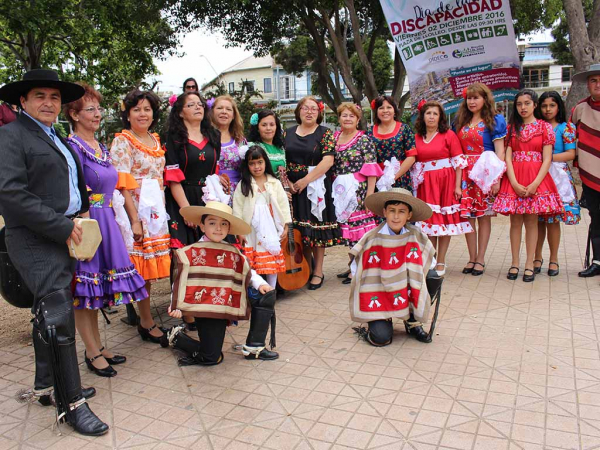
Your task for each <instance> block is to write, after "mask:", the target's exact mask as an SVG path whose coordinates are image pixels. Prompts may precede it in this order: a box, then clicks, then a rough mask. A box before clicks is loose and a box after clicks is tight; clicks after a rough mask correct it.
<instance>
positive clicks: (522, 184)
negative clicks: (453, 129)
mask: <svg viewBox="0 0 600 450" xmlns="http://www.w3.org/2000/svg"><path fill="white" fill-rule="evenodd" d="M537 101H538V96H537V94H536V93H535V92H534V91H532V90H531V89H524V90H522V91H520V92H518V93H517V95H516V96H515V101H514V104H513V112H512V115H511V119H510V124H509V128H508V136H507V148H506V176H505V177H504V178H503V179H502V184H501V185H500V192H498V196H497V197H496V200H495V202H494V211H496V212H498V213H500V214H504V215H510V248H511V252H512V265H511V267H510V269H508V274H507V275H506V277H507V278H508V279H509V280H516V279H517V277H518V275H519V253H520V251H521V232H522V229H523V224H525V248H526V252H527V259H526V261H525V270H524V272H523V281H525V282H530V281H533V280H534V279H535V273H534V267H533V258H534V255H535V248H536V245H537V234H538V225H537V223H538V216H550V215H557V214H562V213H564V211H565V208H564V206H563V203H562V201H561V199H560V195H559V193H558V190H557V189H556V185H555V184H554V181H553V180H552V177H551V176H550V174H549V173H548V170H549V169H550V164H551V163H552V151H553V148H554V142H555V140H556V138H555V135H554V130H553V129H552V126H551V125H550V124H549V123H547V122H544V121H543V120H537V119H536V117H535V115H534V111H535V108H536V106H537Z"/></svg>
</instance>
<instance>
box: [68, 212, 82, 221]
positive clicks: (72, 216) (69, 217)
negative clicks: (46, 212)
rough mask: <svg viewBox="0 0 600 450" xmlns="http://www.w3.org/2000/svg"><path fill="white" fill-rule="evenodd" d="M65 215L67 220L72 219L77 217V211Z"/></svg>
mask: <svg viewBox="0 0 600 450" xmlns="http://www.w3.org/2000/svg"><path fill="white" fill-rule="evenodd" d="M65 217H66V218H67V219H69V220H73V219H76V218H77V217H79V213H75V214H69V215H65Z"/></svg>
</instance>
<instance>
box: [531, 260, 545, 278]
mask: <svg viewBox="0 0 600 450" xmlns="http://www.w3.org/2000/svg"><path fill="white" fill-rule="evenodd" d="M536 262H539V263H540V266H539V267H535V263H536ZM533 264H534V266H533V273H534V274H535V275H537V274H538V273H540V272H541V271H542V266H543V265H544V260H543V259H534V260H533Z"/></svg>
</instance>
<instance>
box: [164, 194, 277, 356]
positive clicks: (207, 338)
mask: <svg viewBox="0 0 600 450" xmlns="http://www.w3.org/2000/svg"><path fill="white" fill-rule="evenodd" d="M180 212H181V215H182V217H183V218H184V219H185V221H186V222H191V223H194V224H196V225H198V226H200V229H201V230H202V232H203V233H204V236H203V237H202V238H201V239H200V241H198V242H197V243H195V244H192V245H188V246H187V247H183V248H181V249H179V250H177V251H176V252H175V255H174V258H175V264H176V267H175V275H174V280H175V281H174V283H173V294H172V297H171V305H170V306H169V309H168V313H169V316H171V317H174V318H177V319H180V318H181V316H182V312H181V311H185V312H186V315H190V316H194V317H195V319H196V325H197V327H198V337H199V338H200V342H198V341H196V340H195V339H193V338H191V337H189V336H187V335H186V334H185V333H183V327H174V328H173V329H172V330H171V331H169V332H168V333H167V336H166V337H165V339H164V342H163V346H167V345H169V344H170V345H171V346H173V347H175V348H177V349H179V350H182V351H184V352H185V353H187V354H188V356H186V357H182V358H180V359H179V364H180V365H205V366H208V365H215V364H219V363H221V362H222V361H223V353H222V351H221V350H222V348H223V341H224V340H225V330H226V328H227V325H228V324H229V323H230V322H231V321H237V320H248V317H250V310H252V316H251V317H250V331H249V333H248V338H247V339H246V345H244V346H243V349H242V352H243V354H244V356H245V357H246V359H265V360H270V359H277V358H278V357H279V354H278V353H277V352H273V351H270V350H267V348H266V343H265V341H266V336H267V331H268V330H269V323H270V324H271V348H273V347H274V346H275V309H274V308H275V291H274V290H273V288H272V287H271V286H269V285H268V284H267V283H266V282H265V280H263V278H261V276H260V275H258V274H257V273H256V272H255V271H254V270H252V269H251V268H250V264H249V263H248V261H247V260H246V258H245V257H244V255H243V254H242V253H241V252H240V251H239V250H238V249H237V248H236V247H234V246H233V245H231V244H229V243H227V242H226V241H224V239H225V238H226V237H227V235H228V234H234V235H246V234H248V233H250V225H248V224H247V223H246V222H244V221H243V220H241V219H239V218H237V217H235V216H234V215H233V212H232V210H231V208H230V207H229V206H227V205H225V204H223V203H220V202H208V203H207V204H206V206H187V207H185V208H182V209H181V210H180Z"/></svg>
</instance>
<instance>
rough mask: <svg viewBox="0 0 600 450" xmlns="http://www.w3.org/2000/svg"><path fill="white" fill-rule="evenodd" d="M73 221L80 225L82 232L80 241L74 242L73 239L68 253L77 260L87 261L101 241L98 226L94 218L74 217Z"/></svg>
mask: <svg viewBox="0 0 600 450" xmlns="http://www.w3.org/2000/svg"><path fill="white" fill-rule="evenodd" d="M74 222H75V223H76V224H78V225H80V226H81V228H82V229H83V234H82V236H81V242H80V243H79V244H75V242H74V241H73V239H71V243H70V245H69V254H70V255H71V258H75V259H77V260H79V261H89V260H90V259H92V258H93V257H94V255H95V254H96V251H97V250H98V247H99V246H100V243H101V242H102V234H100V226H98V222H97V221H96V220H94V219H81V218H78V219H75V220H74Z"/></svg>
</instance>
